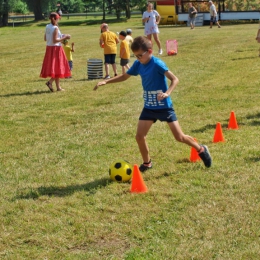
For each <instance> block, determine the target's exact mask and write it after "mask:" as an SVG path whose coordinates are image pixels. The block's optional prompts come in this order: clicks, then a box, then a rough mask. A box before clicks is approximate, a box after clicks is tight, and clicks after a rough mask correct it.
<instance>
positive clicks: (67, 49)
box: [63, 40, 74, 78]
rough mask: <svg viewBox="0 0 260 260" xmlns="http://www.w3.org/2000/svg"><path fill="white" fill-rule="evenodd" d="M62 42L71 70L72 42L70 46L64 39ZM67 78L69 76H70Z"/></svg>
mask: <svg viewBox="0 0 260 260" xmlns="http://www.w3.org/2000/svg"><path fill="white" fill-rule="evenodd" d="M63 44H64V45H63V49H64V52H65V55H66V57H67V60H68V63H69V67H70V71H72V69H73V59H72V52H74V42H72V43H71V47H70V46H69V41H68V40H64V41H63ZM69 78H71V76H70V77H69Z"/></svg>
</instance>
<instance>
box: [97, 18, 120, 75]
mask: <svg viewBox="0 0 260 260" xmlns="http://www.w3.org/2000/svg"><path fill="white" fill-rule="evenodd" d="M100 29H101V35H100V38H99V45H100V47H101V48H104V59H105V71H106V76H105V79H109V78H110V75H109V65H110V64H111V65H112V68H113V71H114V75H115V76H117V68H116V53H117V44H118V43H119V40H118V38H117V35H116V34H115V33H114V32H111V31H109V29H108V24H106V23H103V24H101V26H100Z"/></svg>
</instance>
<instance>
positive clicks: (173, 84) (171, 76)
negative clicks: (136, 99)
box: [157, 70, 179, 101]
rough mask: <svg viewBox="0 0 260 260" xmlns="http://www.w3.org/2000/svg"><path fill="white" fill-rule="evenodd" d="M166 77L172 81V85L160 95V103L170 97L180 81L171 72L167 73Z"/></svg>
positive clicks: (158, 97) (158, 96)
mask: <svg viewBox="0 0 260 260" xmlns="http://www.w3.org/2000/svg"><path fill="white" fill-rule="evenodd" d="M164 75H165V76H166V77H167V78H168V79H169V80H170V85H169V88H168V89H167V91H166V92H164V93H163V92H161V93H158V95H157V99H158V100H159V101H160V100H162V99H164V98H167V97H168V96H170V95H171V93H172V91H173V90H174V89H175V88H176V86H177V84H178V83H179V79H178V78H177V77H176V76H175V75H174V74H173V73H172V72H171V71H169V70H168V71H166V72H165V74H164Z"/></svg>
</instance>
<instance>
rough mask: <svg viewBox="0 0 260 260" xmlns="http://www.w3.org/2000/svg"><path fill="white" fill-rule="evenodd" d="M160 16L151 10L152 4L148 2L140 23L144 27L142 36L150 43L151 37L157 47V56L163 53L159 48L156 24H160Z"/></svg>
mask: <svg viewBox="0 0 260 260" xmlns="http://www.w3.org/2000/svg"><path fill="white" fill-rule="evenodd" d="M160 20H161V16H160V14H159V13H158V12H157V11H156V10H154V9H153V4H152V3H150V2H148V4H147V11H145V12H144V13H143V18H142V21H143V23H144V25H145V28H144V34H145V35H146V37H147V38H148V39H149V40H150V41H152V36H153V38H154V40H155V42H156V44H157V46H158V49H159V52H158V53H159V55H162V53H163V51H162V48H161V42H160V40H159V35H158V34H159V29H158V24H159V23H160Z"/></svg>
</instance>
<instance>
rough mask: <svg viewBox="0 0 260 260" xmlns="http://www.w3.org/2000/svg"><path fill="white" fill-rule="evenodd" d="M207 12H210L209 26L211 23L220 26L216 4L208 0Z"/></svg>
mask: <svg viewBox="0 0 260 260" xmlns="http://www.w3.org/2000/svg"><path fill="white" fill-rule="evenodd" d="M209 12H210V28H212V25H213V24H216V25H217V26H218V28H221V26H220V24H219V22H218V13H217V10H216V6H215V5H214V4H213V2H212V1H209Z"/></svg>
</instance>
